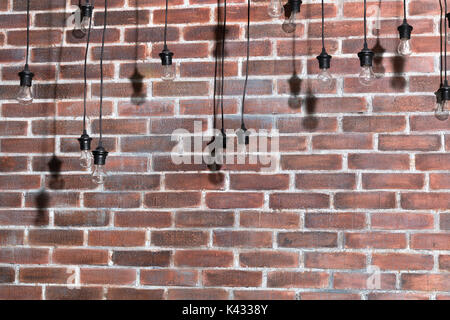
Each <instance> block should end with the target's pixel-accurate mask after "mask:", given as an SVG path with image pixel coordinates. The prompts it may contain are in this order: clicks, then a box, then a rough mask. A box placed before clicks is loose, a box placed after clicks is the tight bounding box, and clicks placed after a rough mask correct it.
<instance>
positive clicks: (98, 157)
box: [92, 146, 108, 166]
mask: <svg viewBox="0 0 450 320" xmlns="http://www.w3.org/2000/svg"><path fill="white" fill-rule="evenodd" d="M92 155H93V156H94V164H95V165H98V166H104V165H105V163H106V157H107V156H108V151H106V150H105V148H103V147H102V146H98V147H97V149H95V150H94V151H92Z"/></svg>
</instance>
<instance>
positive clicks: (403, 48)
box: [397, 39, 412, 56]
mask: <svg viewBox="0 0 450 320" xmlns="http://www.w3.org/2000/svg"><path fill="white" fill-rule="evenodd" d="M397 52H398V53H399V54H400V55H402V56H409V55H410V54H411V53H412V50H411V41H410V40H409V39H400V43H399V44H398V48H397Z"/></svg>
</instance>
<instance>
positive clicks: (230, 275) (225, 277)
mask: <svg viewBox="0 0 450 320" xmlns="http://www.w3.org/2000/svg"><path fill="white" fill-rule="evenodd" d="M261 283H262V273H261V272H259V271H242V270H205V271H203V285H204V286H206V287H259V286H261Z"/></svg>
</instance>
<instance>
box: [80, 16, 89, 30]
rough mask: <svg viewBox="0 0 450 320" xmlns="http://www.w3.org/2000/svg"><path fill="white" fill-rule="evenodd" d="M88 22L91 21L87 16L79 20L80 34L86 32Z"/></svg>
mask: <svg viewBox="0 0 450 320" xmlns="http://www.w3.org/2000/svg"><path fill="white" fill-rule="evenodd" d="M90 20H91V19H90V17H89V16H87V17H83V19H82V20H81V24H80V30H81V32H83V33H86V32H88V30H89V22H90Z"/></svg>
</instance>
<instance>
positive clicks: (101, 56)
mask: <svg viewBox="0 0 450 320" xmlns="http://www.w3.org/2000/svg"><path fill="white" fill-rule="evenodd" d="M107 15H108V0H105V14H104V23H103V34H102V49H101V53H100V116H99V130H100V139H99V142H98V145H99V146H102V145H103V143H102V142H103V130H102V116H103V54H104V52H105V33H106V19H107Z"/></svg>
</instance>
